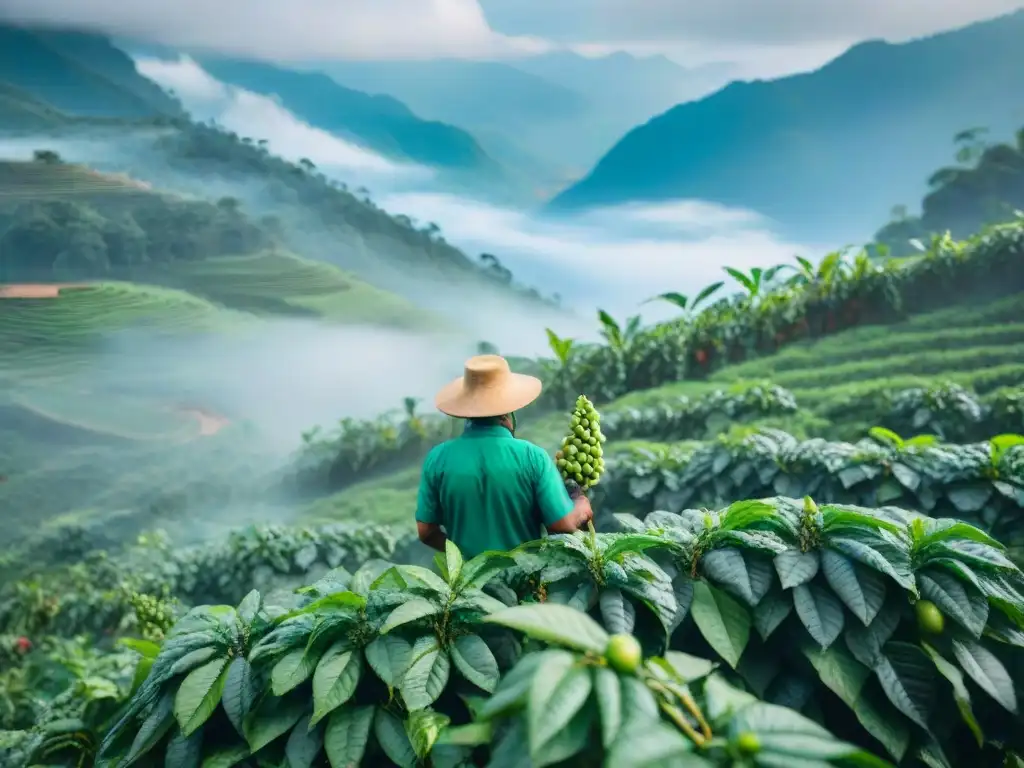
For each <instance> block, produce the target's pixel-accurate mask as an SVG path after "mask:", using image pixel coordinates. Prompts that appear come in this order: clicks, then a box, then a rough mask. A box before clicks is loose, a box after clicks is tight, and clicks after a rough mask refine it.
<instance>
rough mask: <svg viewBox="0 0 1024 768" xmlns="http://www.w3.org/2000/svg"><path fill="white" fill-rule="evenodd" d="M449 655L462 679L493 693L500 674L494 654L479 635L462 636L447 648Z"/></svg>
mask: <svg viewBox="0 0 1024 768" xmlns="http://www.w3.org/2000/svg"><path fill="white" fill-rule="evenodd" d="M449 653H450V654H451V657H452V661H453V662H454V663H455V668H456V669H458V670H459V672H460V673H462V676H463V677H465V678H466V679H467V680H469V682H471V683H473V685H475V686H477V687H478V688H482V689H483V690H485V691H487V692H488V693H494V689H495V687H496V686H497V685H498V679H499V678H500V677H501V673H500V672H499V671H498V662H497V660H495V658H494V654H493V653H491V649H490V648H488V647H487V643H485V642H484V641H483V640H482V639H481V638H480V636H479V635H463V636H462V637H460V638H458V639H457V640H456V641H455V642H454V643H453V644H452V645H451V646H450V647H449Z"/></svg>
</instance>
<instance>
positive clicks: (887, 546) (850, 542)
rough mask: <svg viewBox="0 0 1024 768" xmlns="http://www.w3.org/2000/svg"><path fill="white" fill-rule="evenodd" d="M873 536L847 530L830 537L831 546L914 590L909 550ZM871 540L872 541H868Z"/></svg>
mask: <svg viewBox="0 0 1024 768" xmlns="http://www.w3.org/2000/svg"><path fill="white" fill-rule="evenodd" d="M877 536H878V534H873V535H871V536H869V535H865V534H861V533H857V532H855V531H846V532H844V535H842V536H831V537H829V547H830V548H831V549H834V550H835V551H836V552H842V553H843V554H844V555H846V556H847V557H849V558H850V559H852V560H856V561H857V562H859V563H862V564H863V565H866V566H868V567H869V568H874V569H875V570H876V571H879V572H881V573H884V574H885V575H886V576H888V577H889V578H891V579H892V580H893V581H895V582H896V583H897V584H899V585H900V586H901V587H903V588H904V589H906V590H908V591H910V592H914V591H915V590H916V585H915V583H914V574H913V573H912V572H911V569H910V557H909V555H908V554H907V552H906V551H905V550H903V549H901V548H899V547H896V546H894V545H893V544H891V543H889V542H886V541H884V540H881V539H878V540H872V539H873V538H875V537H877ZM869 541H870V543H868V542H869Z"/></svg>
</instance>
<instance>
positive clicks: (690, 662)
mask: <svg viewBox="0 0 1024 768" xmlns="http://www.w3.org/2000/svg"><path fill="white" fill-rule="evenodd" d="M665 662H666V663H667V664H668V665H669V666H670V667H671V668H672V671H673V672H674V673H675V674H676V675H677V676H678V677H679V679H680V680H681V681H682V682H684V683H692V682H694V681H696V680H700V679H701V678H702V677H707V676H708V675H710V674H711V673H712V672H714V670H715V668H716V667H717V666H718V665H717V664H715V662H713V661H711V660H709V659H702V658H700V657H699V656H691V655H690V654H688V653H683V652H681V651H665Z"/></svg>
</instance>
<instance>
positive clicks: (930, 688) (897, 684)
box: [875, 642, 935, 731]
mask: <svg viewBox="0 0 1024 768" xmlns="http://www.w3.org/2000/svg"><path fill="white" fill-rule="evenodd" d="M875 674H876V675H877V676H878V681H879V682H880V683H881V684H882V690H883V691H885V695H886V696H887V697H889V701H891V702H892V703H893V704H895V705H896V708H897V709H898V710H899V711H900V712H902V713H903V714H904V715H906V716H907V717H909V718H910V719H911V720H913V721H914V722H915V723H917V724H918V725H919V726H921V727H922V728H924V729H925V730H926V731H927V730H928V729H929V725H928V717H929V714H930V713H931V710H932V704H933V703H934V700H935V665H934V664H932V662H931V660H930V659H929V658H928V657H927V656H926V655H925V653H924V651H922V650H921V649H920V648H918V647H917V646H916V645H913V644H912V643H899V642H891V643H888V644H887V645H886V646H885V650H884V653H883V654H882V656H881V657H880V658H879V659H878V662H877V663H876V665H875Z"/></svg>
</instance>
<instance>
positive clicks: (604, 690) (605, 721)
mask: <svg viewBox="0 0 1024 768" xmlns="http://www.w3.org/2000/svg"><path fill="white" fill-rule="evenodd" d="M594 693H595V695H596V697H597V708H598V711H599V712H600V713H601V744H602V746H603V747H604V748H605V749H606V750H607V749H609V748H610V747H611V745H612V743H613V742H614V741H615V737H616V736H617V735H618V733H619V728H620V727H621V726H622V690H621V688H620V687H619V676H618V675H617V674H615V672H614V671H612V670H611V669H609V668H608V667H598V668H596V669H595V670H594Z"/></svg>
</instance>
